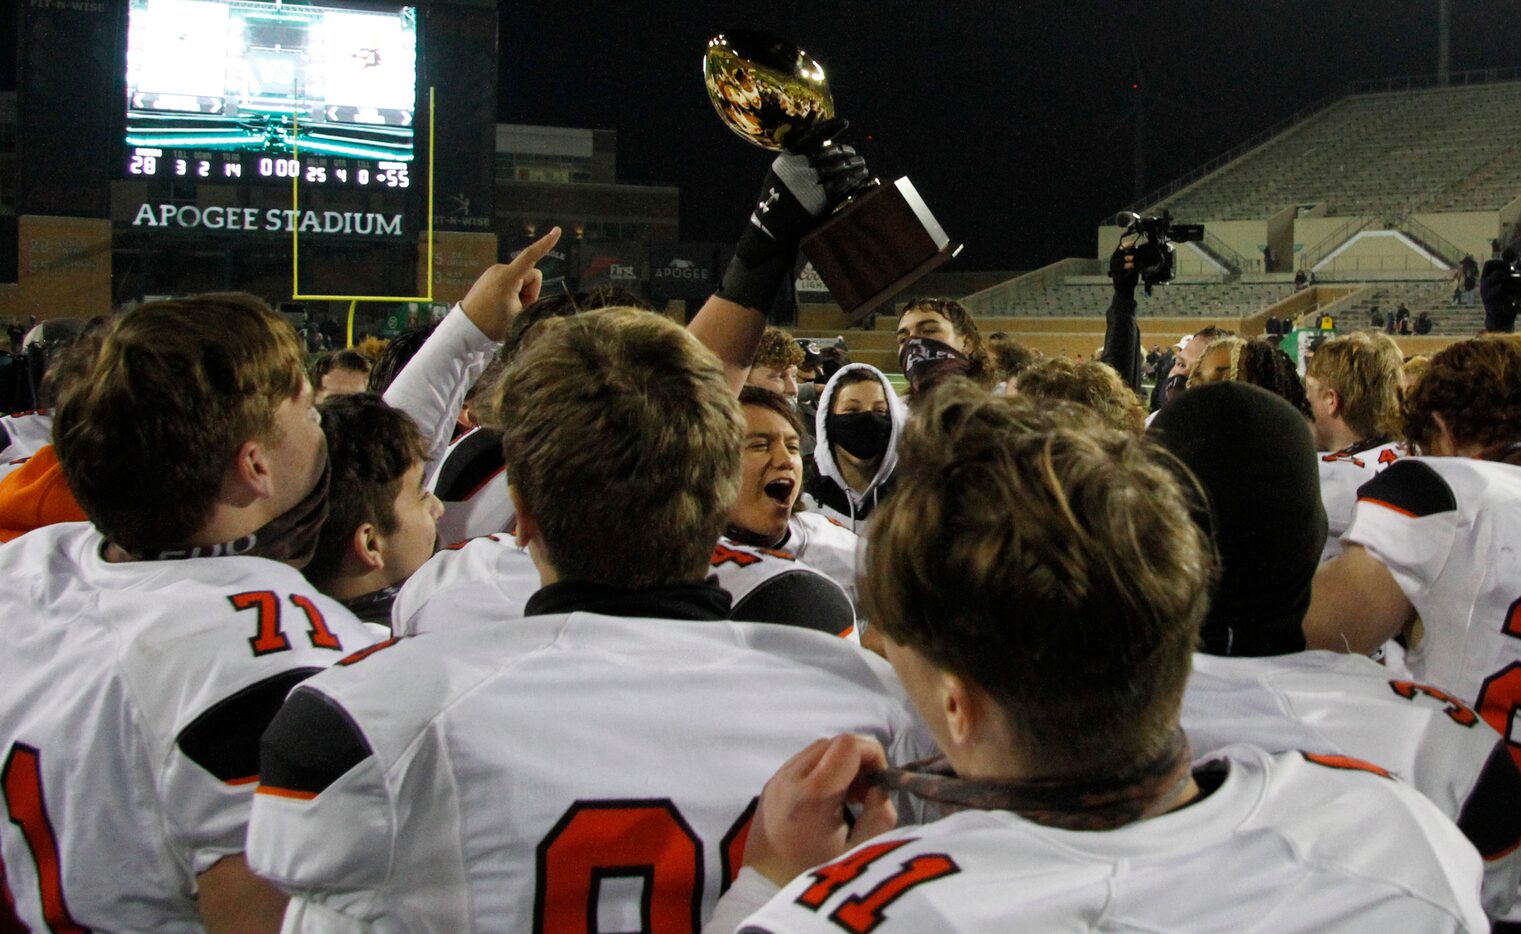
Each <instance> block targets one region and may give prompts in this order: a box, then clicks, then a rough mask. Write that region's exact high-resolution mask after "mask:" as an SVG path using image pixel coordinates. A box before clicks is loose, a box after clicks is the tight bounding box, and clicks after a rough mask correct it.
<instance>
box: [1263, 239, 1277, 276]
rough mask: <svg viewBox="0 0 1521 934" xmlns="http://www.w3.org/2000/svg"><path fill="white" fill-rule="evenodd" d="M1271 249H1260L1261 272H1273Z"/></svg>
mask: <svg viewBox="0 0 1521 934" xmlns="http://www.w3.org/2000/svg"><path fill="white" fill-rule="evenodd" d="M1273 259H1274V256H1273V248H1272V246H1271V245H1269V246H1265V247H1263V248H1262V271H1263V272H1272V271H1273Z"/></svg>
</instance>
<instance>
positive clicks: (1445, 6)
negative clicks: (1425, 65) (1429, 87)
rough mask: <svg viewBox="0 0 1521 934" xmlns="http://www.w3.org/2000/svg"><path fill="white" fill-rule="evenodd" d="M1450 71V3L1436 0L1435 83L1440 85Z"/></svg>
mask: <svg viewBox="0 0 1521 934" xmlns="http://www.w3.org/2000/svg"><path fill="white" fill-rule="evenodd" d="M1451 72H1452V5H1451V2H1450V0H1437V83H1438V84H1440V85H1441V86H1442V87H1446V86H1447V82H1448V80H1449V77H1450V75H1451Z"/></svg>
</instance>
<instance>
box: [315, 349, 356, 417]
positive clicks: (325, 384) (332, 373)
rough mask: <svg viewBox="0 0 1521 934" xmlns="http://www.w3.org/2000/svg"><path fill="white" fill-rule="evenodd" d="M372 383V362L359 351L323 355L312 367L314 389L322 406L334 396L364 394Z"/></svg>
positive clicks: (317, 400) (341, 351) (342, 351)
mask: <svg viewBox="0 0 1521 934" xmlns="http://www.w3.org/2000/svg"><path fill="white" fill-rule="evenodd" d="M369 381H370V361H369V360H367V359H366V358H365V356H364V354H361V353H360V352H359V351H357V350H340V351H337V352H336V353H329V354H323V355H322V356H320V357H318V358H317V362H316V363H315V364H313V365H312V387H313V388H314V389H315V390H316V392H317V398H316V402H317V403H318V404H319V405H320V404H321V403H322V402H324V401H326V400H327V399H330V398H332V397H333V396H343V395H349V394H350V393H356V392H364V390H365V387H366V386H367V385H368V384H369Z"/></svg>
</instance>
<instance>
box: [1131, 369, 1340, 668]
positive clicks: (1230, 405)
mask: <svg viewBox="0 0 1521 934" xmlns="http://www.w3.org/2000/svg"><path fill="white" fill-rule="evenodd" d="M1150 434H1151V437H1152V438H1153V439H1154V440H1156V441H1158V442H1159V443H1160V444H1161V445H1162V446H1163V447H1165V448H1167V449H1168V450H1169V451H1171V452H1172V453H1173V454H1174V455H1175V456H1176V457H1177V458H1178V459H1179V460H1181V461H1182V462H1183V463H1184V465H1186V466H1187V467H1188V469H1189V470H1190V471H1192V472H1193V474H1194V476H1195V477H1197V478H1198V480H1199V484H1200V485H1201V486H1202V487H1203V488H1204V492H1205V494H1206V495H1207V496H1208V497H1209V505H1210V510H1211V513H1212V519H1213V522H1212V523H1206V522H1204V521H1201V522H1200V524H1201V525H1205V527H1206V528H1205V530H1206V531H1207V532H1212V534H1213V537H1214V541H1215V547H1216V548H1217V549H1218V550H1219V552H1220V577H1219V581H1218V583H1217V584H1216V586H1215V594H1214V599H1213V600H1212V601H1211V604H1210V610H1209V615H1208V616H1207V617H1205V620H1204V628H1203V633H1202V636H1203V643H1204V651H1206V652H1209V653H1211V654H1213V655H1284V654H1287V653H1289V652H1299V651H1303V650H1304V647H1305V642H1304V631H1303V629H1302V627H1301V623H1302V622H1303V620H1304V614H1305V611H1306V610H1308V609H1309V606H1310V583H1311V581H1312V580H1313V579H1314V577H1315V569H1316V568H1317V567H1318V566H1319V564H1320V553H1321V549H1322V548H1323V547H1324V546H1325V542H1326V511H1325V507H1324V506H1323V505H1322V503H1321V500H1320V473H1319V468H1318V466H1317V464H1316V461H1315V458H1316V452H1315V442H1314V439H1313V438H1312V437H1311V435H1310V428H1309V425H1308V424H1307V423H1306V422H1305V420H1304V417H1303V416H1301V415H1300V414H1299V413H1298V412H1297V411H1295V410H1294V407H1293V406H1291V405H1289V404H1288V403H1287V402H1285V401H1284V400H1283V399H1280V398H1279V397H1278V396H1276V395H1274V394H1273V393H1271V392H1268V391H1267V390H1265V389H1260V388H1258V387H1256V386H1253V385H1250V384H1248V383H1242V382H1221V383H1209V384H1206V385H1204V386H1199V387H1196V388H1194V389H1190V390H1189V391H1188V392H1185V393H1183V394H1182V395H1181V396H1179V397H1178V398H1177V399H1176V400H1175V401H1173V402H1170V403H1169V404H1168V405H1167V407H1166V408H1164V409H1162V411H1161V412H1160V413H1158V415H1157V418H1156V420H1155V421H1154V422H1153V423H1152V426H1151V430H1150ZM1204 518H1206V517H1200V516H1196V517H1195V519H1196V520H1202V519H1204ZM1209 525H1213V529H1210V528H1209V527H1208V526H1209Z"/></svg>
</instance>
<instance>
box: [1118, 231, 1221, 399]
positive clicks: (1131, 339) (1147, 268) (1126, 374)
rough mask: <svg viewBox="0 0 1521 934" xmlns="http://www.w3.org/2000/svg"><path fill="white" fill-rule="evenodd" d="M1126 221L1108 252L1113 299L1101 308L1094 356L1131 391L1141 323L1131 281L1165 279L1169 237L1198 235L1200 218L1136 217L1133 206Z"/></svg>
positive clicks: (1169, 268)
mask: <svg viewBox="0 0 1521 934" xmlns="http://www.w3.org/2000/svg"><path fill="white" fill-rule="evenodd" d="M1120 217H1121V218H1122V219H1123V218H1125V217H1129V219H1130V222H1129V225H1128V226H1127V227H1126V228H1125V232H1124V233H1123V234H1122V235H1121V236H1120V243H1119V246H1117V247H1115V250H1114V253H1113V254H1112V255H1111V256H1110V257H1109V278H1111V279H1113V280H1114V300H1113V301H1111V302H1110V303H1109V309H1108V311H1106V312H1105V314H1104V320H1105V326H1104V350H1103V353H1102V355H1101V356H1100V361H1101V362H1103V363H1107V364H1109V365H1110V366H1112V367H1114V369H1115V371H1116V372H1117V373H1119V374H1120V377H1121V378H1122V379H1124V380H1125V382H1126V384H1127V385H1129V386H1130V388H1131V389H1133V390H1135V392H1136V395H1140V393H1141V328H1140V326H1139V325H1138V324H1136V320H1135V313H1136V301H1135V287H1136V285H1137V284H1138V283H1141V282H1144V283H1145V284H1146V294H1147V295H1150V294H1151V289H1152V286H1155V285H1159V284H1161V283H1165V282H1169V281H1171V280H1172V277H1173V276H1174V275H1175V274H1176V271H1177V269H1176V266H1175V265H1174V263H1173V247H1172V241H1190V240H1203V239H1204V225H1203V224H1176V225H1174V224H1173V222H1172V214H1171V213H1169V212H1167V211H1163V212H1162V214H1161V215H1160V216H1157V217H1142V216H1141V215H1139V214H1135V213H1133V212H1128V211H1127V212H1125V213H1122V214H1121V215H1120Z"/></svg>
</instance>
